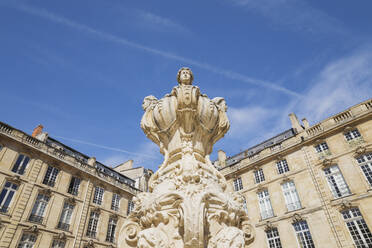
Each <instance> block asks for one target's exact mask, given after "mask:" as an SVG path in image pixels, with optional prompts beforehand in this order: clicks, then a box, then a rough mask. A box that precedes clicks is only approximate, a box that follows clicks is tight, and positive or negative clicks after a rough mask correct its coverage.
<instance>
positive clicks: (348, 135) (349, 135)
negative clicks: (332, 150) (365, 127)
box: [344, 128, 362, 141]
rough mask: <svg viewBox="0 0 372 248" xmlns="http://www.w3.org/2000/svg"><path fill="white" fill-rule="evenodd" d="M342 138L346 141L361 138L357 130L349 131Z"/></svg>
mask: <svg viewBox="0 0 372 248" xmlns="http://www.w3.org/2000/svg"><path fill="white" fill-rule="evenodd" d="M344 137H345V139H346V141H351V140H354V139H357V138H360V137H362V135H361V133H360V132H359V130H358V129H357V128H355V129H353V130H350V131H348V132H346V133H344Z"/></svg>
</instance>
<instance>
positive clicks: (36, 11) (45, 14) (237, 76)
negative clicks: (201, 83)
mask: <svg viewBox="0 0 372 248" xmlns="http://www.w3.org/2000/svg"><path fill="white" fill-rule="evenodd" d="M13 7H14V8H16V9H18V10H20V11H23V12H25V13H28V14H30V15H34V16H38V17H40V18H44V19H47V20H49V21H51V22H55V23H59V24H61V25H64V26H68V27H71V28H73V29H75V30H78V31H81V32H84V33H87V34H91V35H94V36H96V37H98V38H101V39H104V40H107V41H110V42H114V43H117V44H120V45H124V46H127V47H131V48H135V49H138V50H141V51H144V52H148V53H151V54H154V55H158V56H162V57H164V58H167V59H172V60H176V61H179V62H182V63H185V64H189V65H193V66H197V67H199V68H202V69H204V70H207V71H210V72H213V73H215V74H219V75H222V76H224V77H226V78H229V79H233V80H236V81H240V82H243V83H247V84H251V85H256V86H259V87H264V88H267V89H270V90H274V91H278V92H281V93H284V94H287V95H290V96H293V97H300V96H301V94H299V93H297V92H295V91H292V90H290V89H287V88H285V87H284V86H281V85H279V84H276V83H273V82H269V81H265V80H259V79H255V78H251V77H249V76H246V75H244V74H241V73H237V72H234V71H230V70H226V69H223V68H218V67H216V66H214V65H211V64H208V63H204V62H200V61H196V60H193V59H190V58H186V57H183V56H179V55H177V54H174V53H171V52H167V51H163V50H159V49H155V48H152V47H148V46H144V45H141V44H139V43H136V42H133V41H130V40H128V39H125V38H121V37H118V36H115V35H113V34H110V33H107V32H103V31H100V30H98V29H95V28H92V27H89V26H87V25H84V24H80V23H78V22H75V21H72V20H70V19H67V18H64V17H62V16H59V15H56V14H54V13H52V12H50V11H47V10H45V9H40V8H35V7H32V6H29V5H25V4H18V5H13Z"/></svg>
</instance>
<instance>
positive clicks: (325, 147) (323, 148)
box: [315, 142, 329, 153]
mask: <svg viewBox="0 0 372 248" xmlns="http://www.w3.org/2000/svg"><path fill="white" fill-rule="evenodd" d="M315 150H316V152H317V153H321V152H324V151H328V150H329V148H328V145H327V143H326V142H323V143H320V144H318V145H316V146H315Z"/></svg>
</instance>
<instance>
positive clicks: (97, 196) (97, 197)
mask: <svg viewBox="0 0 372 248" xmlns="http://www.w3.org/2000/svg"><path fill="white" fill-rule="evenodd" d="M104 192H105V190H104V189H103V188H101V187H98V186H97V187H96V189H95V190H94V198H93V203H95V204H98V205H101V204H102V198H103V193H104Z"/></svg>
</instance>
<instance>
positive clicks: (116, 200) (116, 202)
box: [111, 193, 120, 211]
mask: <svg viewBox="0 0 372 248" xmlns="http://www.w3.org/2000/svg"><path fill="white" fill-rule="evenodd" d="M119 208H120V195H118V194H115V193H114V194H113V195H112V201H111V209H112V210H114V211H119Z"/></svg>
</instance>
